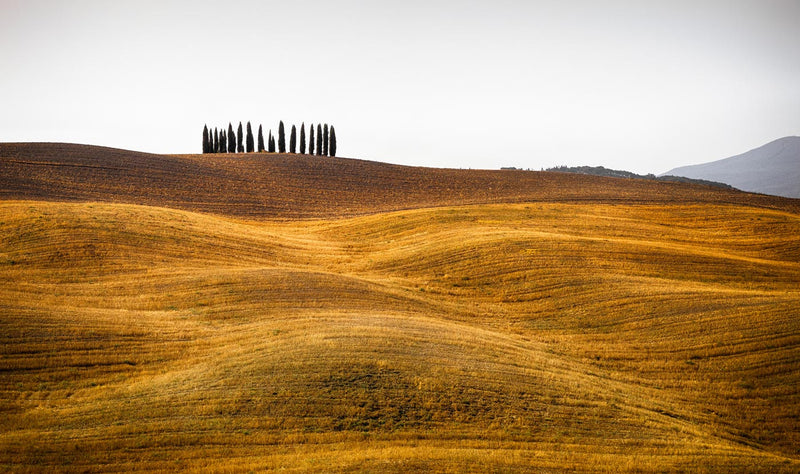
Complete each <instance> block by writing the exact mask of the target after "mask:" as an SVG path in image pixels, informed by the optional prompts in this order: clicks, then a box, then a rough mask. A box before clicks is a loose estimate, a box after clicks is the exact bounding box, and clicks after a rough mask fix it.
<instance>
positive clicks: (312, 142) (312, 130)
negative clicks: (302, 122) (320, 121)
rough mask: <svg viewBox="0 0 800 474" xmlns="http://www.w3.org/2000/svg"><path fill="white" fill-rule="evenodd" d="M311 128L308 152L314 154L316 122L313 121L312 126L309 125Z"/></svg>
mask: <svg viewBox="0 0 800 474" xmlns="http://www.w3.org/2000/svg"><path fill="white" fill-rule="evenodd" d="M308 130H309V132H308V133H309V137H308V154H309V155H313V154H314V124H313V123H312V124H311V126H309V127H308Z"/></svg>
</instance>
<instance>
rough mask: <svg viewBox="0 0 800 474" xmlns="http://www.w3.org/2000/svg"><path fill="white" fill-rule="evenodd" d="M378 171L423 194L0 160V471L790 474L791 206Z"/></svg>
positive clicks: (795, 256)
mask: <svg viewBox="0 0 800 474" xmlns="http://www.w3.org/2000/svg"><path fill="white" fill-rule="evenodd" d="M0 151H2V149H0ZM56 152H57V150H56V151H54V152H53V154H54V156H55V157H48V160H50V161H51V162H53V160H56V161H57V160H58V156H57V155H58V154H57V153H56ZM96 153H97V155H96V156H94V157H93V159H95V160H100V161H102V160H103V156H104V155H103V153H104V151H103V149H100V150H99V151H96ZM148 156H149V158H148V159H149V160H152V163H151V164H150V166H151V171H152V170H153V169H155V170H156V171H157V172H159V173H161V172H163V170H161V169H160V168H158V158H157V155H148ZM259 156H260V158H259V159H261V160H262V161H263V160H267V161H268V160H269V155H261V154H253V157H259ZM265 157H266V158H265ZM212 158H213V157H194V158H192V157H183V158H180V159H181V160H188V161H187V162H192V163H199V162H201V161H202V160H209V159H212ZM255 159H256V158H251V160H255ZM276 159H279V160H288V159H289V158H286V157H282V158H281V157H278V158H276ZM303 159H304V160H312V162H313V159H309V158H308V157H306V158H303ZM0 160H5V163H2V162H1V161H0V165H3V166H6V167H7V168H10V167H12V166H16V165H13V164H9V163H10V162H11V161H14V160H17V161H19V160H18V158H17V157H12V158H9V153H8V152H6V153H5V154H3V153H0ZM170 160H173V158H171V157H164V161H165V162H172V161H170ZM192 160H195V161H192ZM225 160H228V161H226V162H225V163H226V166H230V167H232V168H233V170H232V171H231V172H230V173H233V172H234V171H235V168H236V163H235V160H234V158H231V157H227V158H225ZM318 160H320V161H324V165H319V166H327V167H334V168H335V167H336V166H337V165H336V163H337V162H338V159H326V158H319V159H318ZM341 162H342V163H343V164H342V167H344V168H345V169H347V170H348V171H347V172H348V173H352V166H354V165H353V163H352V162H350V161H348V160H341ZM304 163H307V162H304ZM331 163H333V164H331ZM357 164H358V163H357ZM204 166H205V165H204ZM358 166H366V165H364V164H358ZM369 166H370V167H372V168H371V169H380V170H383V173H384V175H382V179H384V180H385V181H384V184H386V183H389V184H387V188H385V192H386V193H388V194H392V193H393V192H394V193H400V191H403V190H406V189H411V188H414V189H418V190H421V191H418V194H416V195H412V197H408V196H406V197H405V199H406V201H402V202H399V203H398V202H397V201H393V200H391V199H389V198H387V197H386V196H385V195H383V194H382V193H383V192H384V191H381V189H382V188H381V187H380V186H377V185H374V184H370V180H369V179H368V177H367V176H362V177H361V179H360V180H359V179H358V177H357V176H356V177H352V176H351V177H350V178H348V179H350V180H351V181H349V183H350V184H349V186H351V187H350V188H348V189H350V192H351V193H352V195H353V196H359V192H360V193H361V194H360V196H361V198H362V199H361V200H358V199H355V198H352V203H349V204H347V206H344V205H342V204H341V202H343V201H346V198H345V197H343V196H344V195H343V194H338V195H335V196H337V197H338V198H340V202H339V204H337V203H336V202H327V201H326V199H325V197H324V196H325V193H321V192H319V189H320V187H319V186H317V188H315V189H316V190H314V189H312V190H309V193H310V195H312V196H317V197H316V198H314V199H313V200H312V199H310V198H309V199H307V201H305V202H304V203H303V204H302V205H301V204H298V205H297V206H298V207H297V208H296V209H293V208H292V207H291V206H290V205H286V206H285V207H281V208H279V207H277V206H271V207H270V206H267V205H264V206H263V207H262V208H259V209H260V210H259V211H258V212H255V211H253V213H250V211H247V210H246V209H244V208H245V207H246V206H243V205H241V204H240V203H239V204H237V202H239V201H237V197H236V196H229V195H227V194H225V193H221V194H219V195H216V197H215V195H214V192H213V189H215V187H218V186H222V188H224V189H228V190H229V188H230V186H234V184H231V183H232V182H233V181H231V182H230V183H228V184H219V182H215V181H214V177H213V175H212V176H211V177H208V178H207V179H206V180H205V181H202V176H196V175H194V174H191V173H186V177H185V178H182V179H184V182H183V184H180V185H175V184H174V183H172V184H170V186H173V187H174V188H175V189H179V188H180V189H183V188H181V186H186V188H189V187H190V186H191V183H200V181H202V185H199V186H201V187H202V189H198V193H201V194H203V193H204V194H203V196H204V198H203V199H202V200H201V199H198V200H197V201H196V202H192V203H189V204H186V203H187V202H188V200H186V199H183V200H181V202H183V203H184V205H180V203H178V204H176V203H175V202H174V201H170V198H169V196H168V194H169V193H166V192H164V191H163V190H164V189H165V187H164V186H162V184H159V182H155V183H156V184H152V183H153V181H147V180H146V179H143V180H142V182H150V183H151V185H150V186H152V188H149V192H146V191H148V189H145V190H134V191H131V189H132V185H130V186H128V185H125V183H126V181H125V180H124V179H121V178H120V179H119V180H117V181H114V182H113V183H112V182H109V186H110V185H111V184H113V185H114V186H115V187H116V190H114V191H113V192H112V191H107V192H106V193H105V194H101V195H100V196H99V197H97V196H95V197H91V196H82V195H78V192H79V191H80V192H84V193H91V192H92V190H91V189H88V190H87V189H86V188H82V187H81V186H82V183H85V181H80V180H76V178H75V175H74V174H72V175H71V174H69V173H73V172H74V168H76V167H77V166H75V165H74V164H71V165H69V166H65V168H68V169H66V170H62V169H60V167H55V169H54V168H53V167H52V166H49V165H48V166H40V165H35V166H31V167H30V168H25V169H22V168H15V169H16V171H13V173H9V172H6V173H5V175H4V176H5V178H3V179H5V181H4V182H3V188H4V189H3V190H2V191H3V199H2V200H0V343H1V344H0V470H3V471H11V472H56V471H69V472H100V471H103V472H108V471H116V472H134V471H158V470H182V471H195V472H201V471H202V472H208V471H211V472H248V471H253V472H258V471H263V470H280V471H288V472H353V471H356V472H359V471H367V472H664V471H670V472H675V471H678V472H681V471H682V472H764V471H769V472H798V471H800V429H799V428H800V388H798V387H800V322H799V321H798V317H799V316H800V239H799V236H800V210H799V209H800V206H798V202H797V200H791V199H779V198H770V197H765V196H757V195H751V194H746V193H739V192H734V191H722V190H719V191H717V190H709V189H706V188H704V187H699V186H688V185H678V184H673V183H656V182H648V181H639V180H623V179H619V180H617V179H601V180H597V179H596V178H593V177H585V180H586V181H585V183H584V184H585V185H584V186H583V187H582V188H580V189H577V190H576V189H571V190H564V189H561V188H562V187H563V186H567V185H575V183H578V184H581V182H582V181H581V180H582V179H584V177H580V176H578V177H575V176H571V175H570V176H562V175H561V174H559V173H535V172H533V173H526V172H516V173H517V174H514V172H511V173H500V172H496V174H491V173H488V172H477V171H475V172H473V171H468V170H464V171H459V172H456V171H452V173H453V174H452V176H454V178H453V179H454V180H456V181H457V183H455V184H453V183H451V182H448V181H447V180H446V179H445V177H446V176H445V174H446V173H445V171H442V170H438V171H437V170H432V171H431V172H432V173H439V174H440V175H441V176H440V177H441V179H440V181H439V182H437V183H432V184H427V185H425V186H428V187H425V186H421V185H419V181H417V178H416V176H417V175H418V174H420V173H421V170H420V169H416V168H414V169H406V168H403V167H387V168H381V167H380V166H378V165H375V164H370V165H369ZM153 167H155V168H153ZM348 167H351V168H348ZM38 169H42V170H47V171H46V172H45V171H37V170H38ZM270 170H271V171H270V176H271V177H272V179H275V180H276V181H281V175H279V174H277V173H278V172H277V171H275V168H274V167H273V168H270ZM422 171H424V169H423V170H422ZM293 172H297V171H296V170H295V171H293ZM14 173H16V174H14ZM287 173H288V172H287ZM403 173H406V174H403ZM398 174H399V176H398ZM10 175H11V176H12V177H13V179H10V178H8V176H10ZM23 176H24V177H25V179H24V180H23V179H22V177H23ZM65 176H66V177H65ZM335 176H338V177H337V178H336V179H337V180H341V179H344V178H342V177H341V176H342V175H335ZM476 176H477V177H478V178H480V179H484V177H487V178H485V179H492V180H494V182H495V183H496V186H499V188H500V189H505V190H506V191H504V192H505V194H503V193H500V194H496V195H495V194H492V195H487V194H486V191H485V189H477V187H476V188H475V190H474V192H470V187H469V183H470V182H472V181H471V180H474V179H478V178H476ZM137 179H138V178H137ZM148 179H149V178H148ZM331 179H333V178H331ZM36 180H39V181H36ZM195 180H196V181H195ZM458 180H460V181H458ZM554 180H555V181H554ZM559 180H562V181H559ZM73 181H74V183H73V184H72V186H73V188H74V189H73V188H69V183H70V182H73ZM223 181H224V180H223ZM234 181H235V180H234ZM520 181H522V184H520ZM55 182H58V183H61V184H59V185H58V187H57V188H58V190H59V193H61V194H59V195H58V196H54V197H52V198H49V197H48V189H49V188H48V187H47V186H46V185H43V184H41V183H51V184H52V183H55ZM313 182H316V183H319V182H325V178H324V177H322V178H317V181H313ZM338 182H341V181H338ZM359 182H365V183H367V184H365V185H364V187H362V188H358V183H359ZM398 182H401V183H404V184H403V186H406V188H403V187H402V186H400V187H398V186H399V185H397V184H396V183H398ZM37 183H40V184H37ZM63 183H67V184H63ZM186 183H189V184H186ZM392 183H395V184H392ZM536 183H539V184H540V186H541V187H540V188H538V189H530V188H529V187H531V186H534V185H535V184H536ZM547 183H550V184H547ZM552 183H556V184H555V185H554V184H552ZM559 183H560V185H559ZM134 184H136V186H143V185H142V184H141V183H140V182H138V181H137V182H135V183H134ZM312 184H313V183H312ZM333 184H335V183H330V182H329V183H328V186H329V187H330V188H331V189H333V188H336V186H334V185H333ZM253 186H255V187H258V186H263V187H264V188H263V189H267V188H268V186H267V185H266V184H265V183H264V182H263V179H261V178H259V179H257V180H256V183H254V184H253ZM281 186H283V187H284V188H281V189H284V191H285V188H288V187H292V188H299V186H298V185H297V181H289V182H288V183H287V182H283V183H282V185H281ZM437 186H438V187H437ZM448 186H449V188H450V189H454V188H456V187H458V186H462V187H463V188H459V189H462V190H461V194H460V197H458V198H457V199H456V198H452V197H450V198H449V200H448V199H446V198H445V197H439V196H440V194H441V195H442V196H447V194H446V193H445V192H444V191H441V189H447V188H448ZM547 186H551V187H550V188H547ZM68 188H69V189H68ZM545 188H546V189H551V190H552V191H550V192H545V191H543V189H545ZM120 189H123V190H125V189H127V191H124V192H123V191H119V190H120ZM259 189H262V188H259ZM359 189H360V191H359ZM365 189H367V190H368V191H365ZM425 189H429V192H428V193H427V194H426V192H425V191H424V190H425ZM496 189H497V188H496ZM76 190H79V191H76ZM284 191H282V192H284ZM174 192H178V191H174ZM174 192H173V193H172V194H169V195H174ZM226 192H227V191H226ZM275 192H277V191H275ZM286 192H288V191H286ZM26 193H27V194H26ZM70 193H72V194H70ZM125 193H127V194H125ZM137 193H140V194H141V195H142V197H137V196H138V194H137ZM159 193H163V195H164V196H166V197H163V198H161V197H159V196H161V194H159ZM559 193H561V194H559ZM648 193H650V194H652V196H653V198H652V199H651V200H648V199H647V196H648ZM398 195H399V194H398ZM147 196H150V198H151V199H154V200H157V199H162V200H163V203H162V204H163V205H156V204H157V203H156V202H152V201H150V200H148V199H147ZM153 196H155V197H153ZM414 196H416V197H414ZM617 196H622V197H617ZM626 196H627V197H628V199H626V198H625V197H626ZM279 197H280V196H277V197H276V196H273V195H269V196H266V197H264V198H263V199H262V201H261V202H262V203H272V202H278V200H279ZM412 198H413V199H412ZM213 199H216V201H214V200H213ZM398 199H400V198H398ZM415 199H416V200H415ZM454 199H455V200H454ZM137 200H140V201H141V204H146V205H140V204H137V203H136V201H137ZM348 202H349V201H348ZM437 202H439V204H438V205H436V203H437ZM202 206H206V207H205V208H202V209H201V208H200V207H202ZM395 207H398V208H402V209H395ZM231 209H239V211H237V212H229V211H230V210H231ZM269 209H272V211H269ZM298 209H300V210H298ZM226 210H227V211H226ZM270 212H272V214H270Z"/></svg>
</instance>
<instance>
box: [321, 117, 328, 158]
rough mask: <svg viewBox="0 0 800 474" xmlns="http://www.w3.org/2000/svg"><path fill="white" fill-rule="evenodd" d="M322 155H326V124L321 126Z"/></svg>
mask: <svg viewBox="0 0 800 474" xmlns="http://www.w3.org/2000/svg"><path fill="white" fill-rule="evenodd" d="M322 156H328V124H327V123H326V124H325V126H324V127H322Z"/></svg>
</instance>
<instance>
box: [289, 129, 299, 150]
mask: <svg viewBox="0 0 800 474" xmlns="http://www.w3.org/2000/svg"><path fill="white" fill-rule="evenodd" d="M295 150H297V127H295V126H294V125H292V131H291V132H290V133H289V153H295Z"/></svg>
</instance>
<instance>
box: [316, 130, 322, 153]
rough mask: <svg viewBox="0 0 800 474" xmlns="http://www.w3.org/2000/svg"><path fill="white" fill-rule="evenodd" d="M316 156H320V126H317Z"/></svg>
mask: <svg viewBox="0 0 800 474" xmlns="http://www.w3.org/2000/svg"><path fill="white" fill-rule="evenodd" d="M317 155H319V156H322V125H320V124H317Z"/></svg>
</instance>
